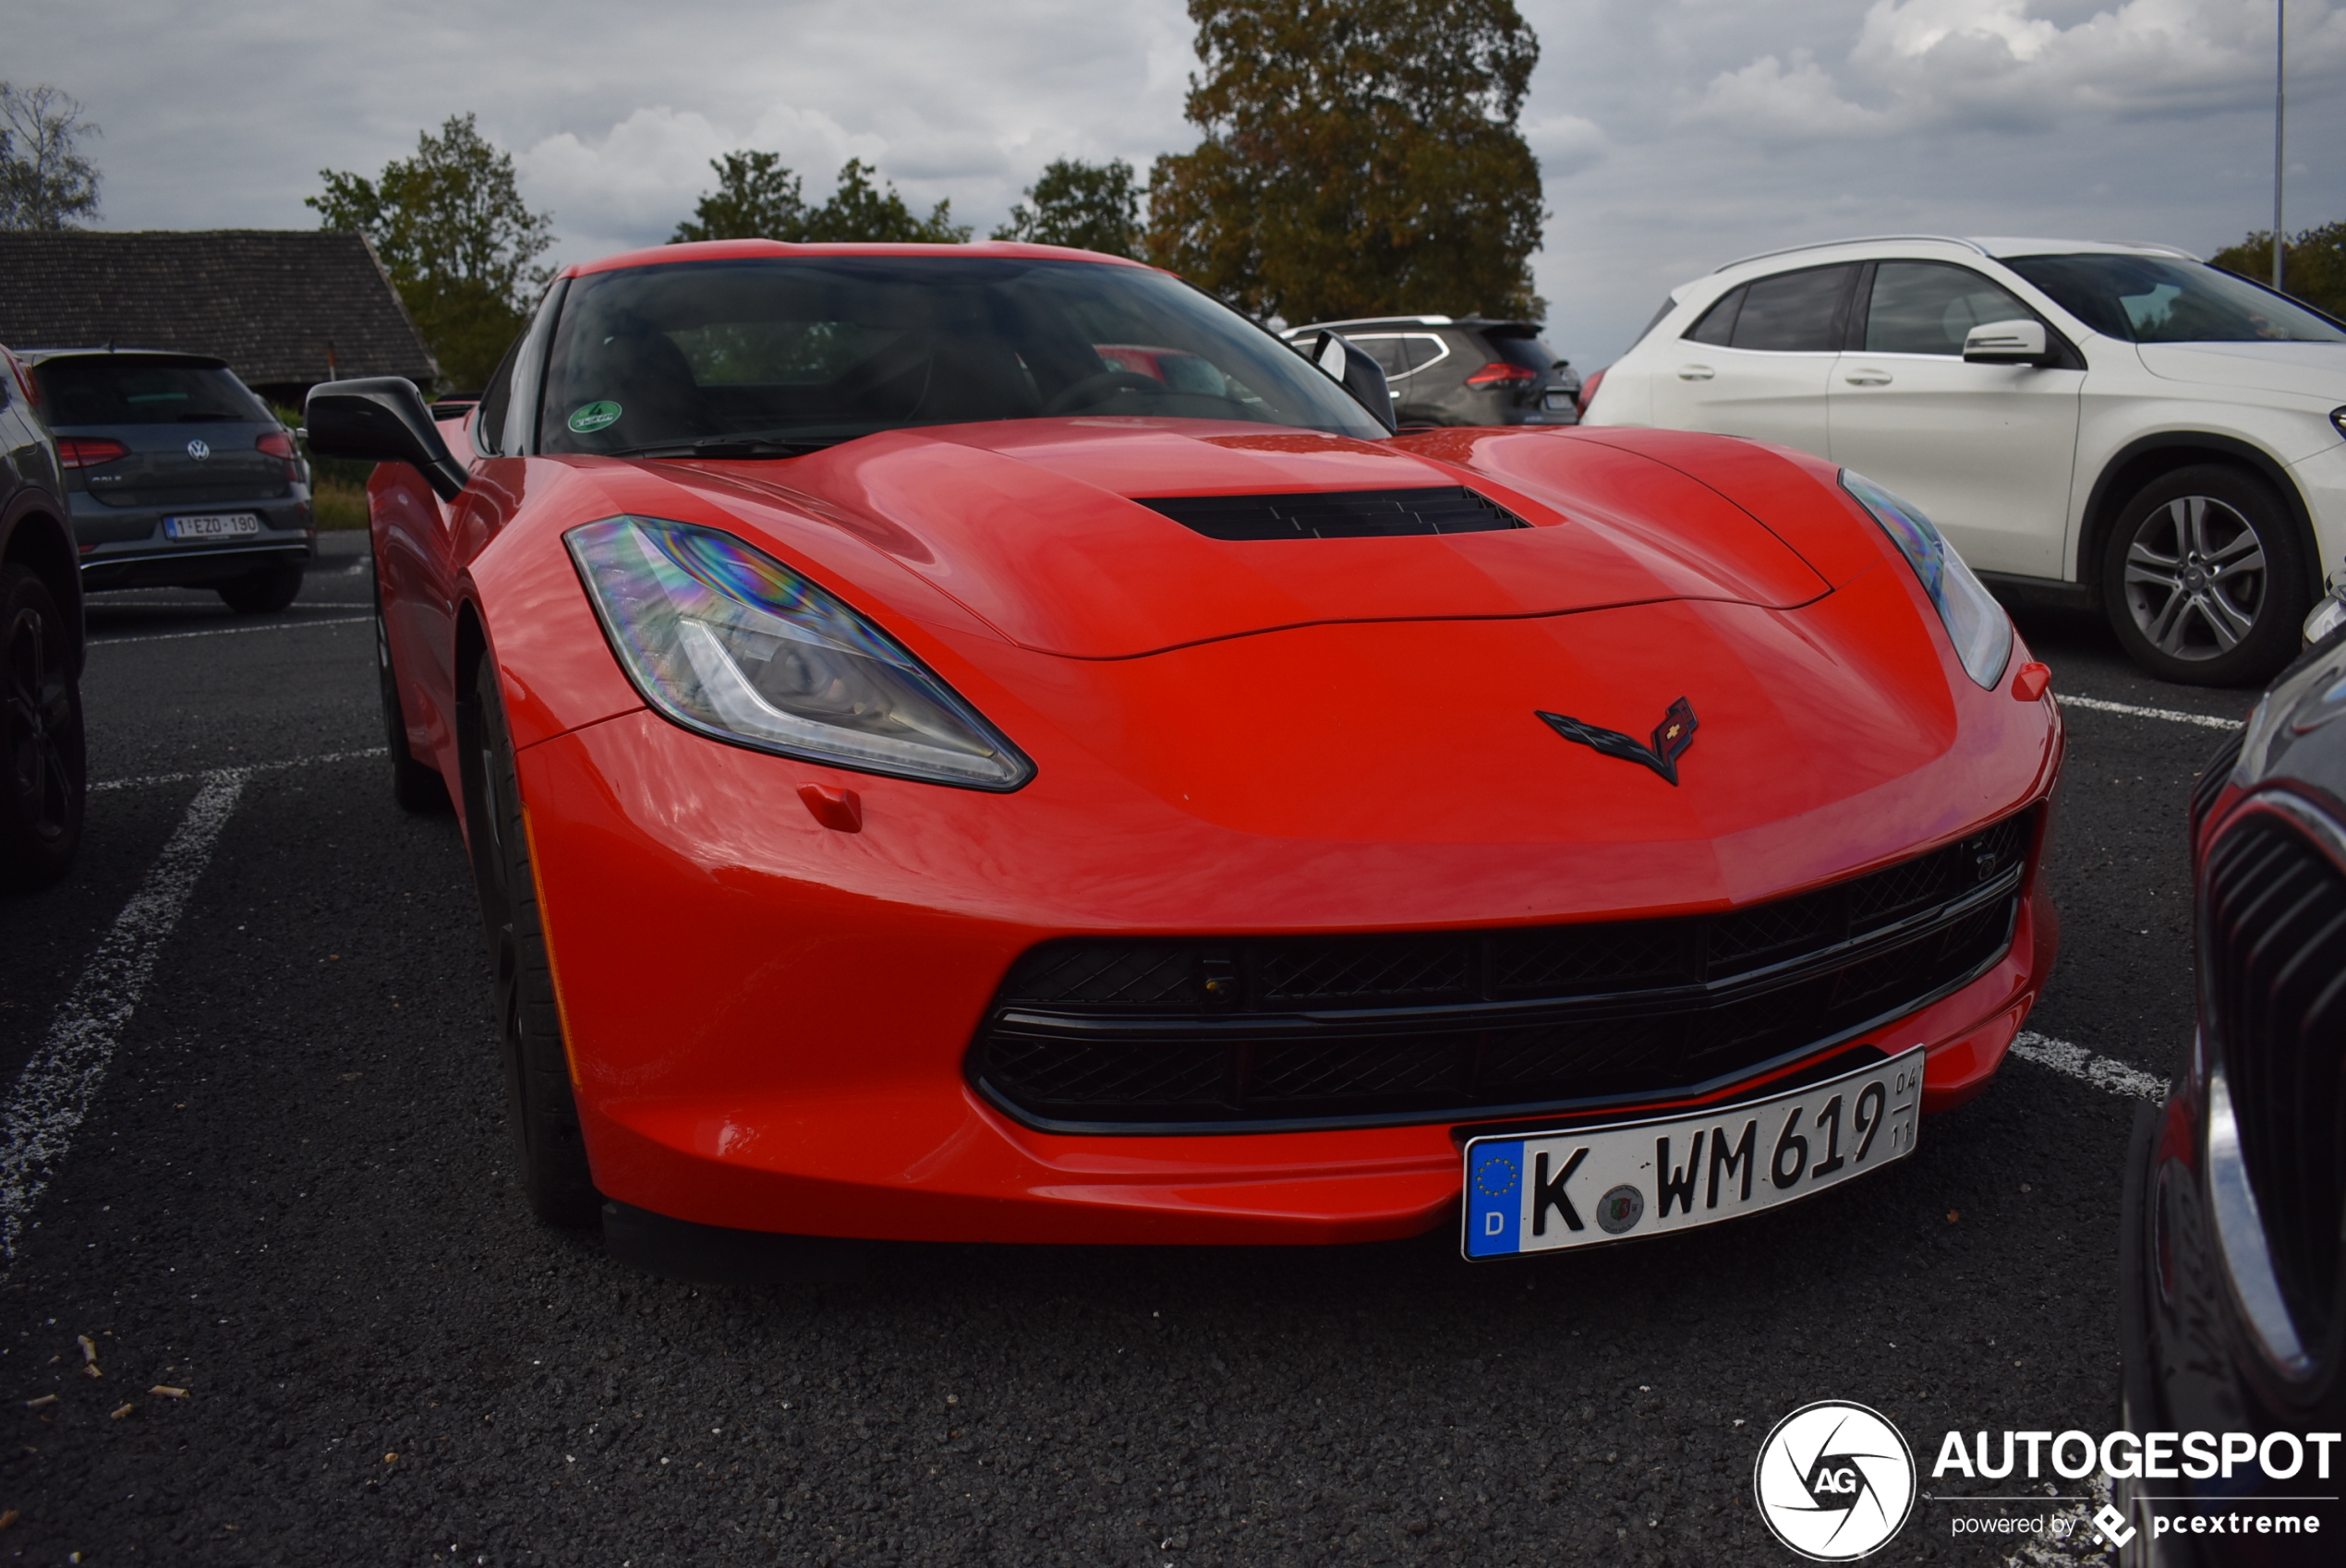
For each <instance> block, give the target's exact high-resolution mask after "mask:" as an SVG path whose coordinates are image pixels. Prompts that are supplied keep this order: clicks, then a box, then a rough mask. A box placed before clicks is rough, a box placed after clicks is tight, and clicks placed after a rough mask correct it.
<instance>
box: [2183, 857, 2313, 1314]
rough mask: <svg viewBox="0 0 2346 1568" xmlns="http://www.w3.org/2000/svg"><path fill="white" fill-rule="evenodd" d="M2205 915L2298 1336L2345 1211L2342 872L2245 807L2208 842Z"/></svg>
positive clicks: (2246, 1147)
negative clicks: (2245, 812)
mask: <svg viewBox="0 0 2346 1568" xmlns="http://www.w3.org/2000/svg"><path fill="white" fill-rule="evenodd" d="M2206 899H2207V908H2206V911H2205V916H2204V921H2203V927H2202V929H2203V934H2204V936H2203V939H2204V942H2205V951H2204V955H2203V960H2202V961H2203V962H2204V963H2205V965H2206V967H2207V983H2208V994H2209V999H2210V1002H2211V1004H2212V1007H2211V1011H2212V1014H2213V1017H2212V1019H2211V1020H2210V1021H2211V1022H2212V1024H2213V1026H2214V1027H2213V1029H2212V1031H2210V1032H2211V1033H2212V1034H2213V1035H2214V1041H2213V1044H2214V1047H2215V1052H2216V1055H2217V1058H2218V1059H2219V1061H2221V1063H2222V1064H2223V1067H2224V1072H2225V1075H2226V1077H2227V1079H2228V1080H2230V1083H2231V1101H2232V1107H2233V1115H2234V1116H2235V1117H2236V1118H2237V1120H2238V1122H2239V1124H2240V1152H2241V1158H2242V1159H2243V1161H2244V1162H2245V1163H2246V1164H2247V1166H2248V1179H2249V1184H2250V1185H2251V1187H2253V1188H2255V1193H2256V1206H2257V1210H2258V1212H2259V1213H2260V1214H2261V1215H2262V1217H2263V1220H2264V1224H2265V1240H2266V1246H2267V1250H2268V1251H2269V1252H2270V1254H2271V1256H2272V1260H2273V1272H2274V1273H2275V1275H2276V1276H2277V1277H2278V1279H2279V1284H2280V1288H2281V1295H2282V1297H2283V1298H2284V1299H2285V1300H2286V1301H2287V1303H2288V1305H2289V1309H2290V1313H2291V1315H2292V1317H2293V1318H2295V1319H2296V1321H2297V1327H2298V1332H2299V1334H2300V1337H2301V1338H2303V1339H2304V1341H2305V1342H2306V1343H2307V1344H2309V1345H2323V1344H2326V1343H2328V1338H2329V1333H2330V1325H2331V1323H2332V1322H2334V1321H2335V1320H2336V1315H2337V1313H2338V1311H2339V1310H2340V1302H2339V1300H2338V1299H2337V1297H2338V1291H2339V1279H2338V1262H2339V1245H2340V1243H2339V1225H2340V1220H2341V1218H2342V1217H2346V876H2341V875H2340V873H2339V869H2338V867H2337V866H2336V865H2335V864H2334V863H2332V862H2331V861H2330V859H2329V857H2328V855H2326V854H2324V853H2323V852H2322V850H2321V849H2320V847H2319V846H2318V845H2316V843H2315V842H2314V841H2313V839H2312V838H2309V837H2308V835H2307V833H2306V830H2305V829H2304V826H2301V825H2300V824H2299V823H2298V822H2296V821H2294V820H2292V819H2291V818H2290V817H2289V816H2287V815H2284V814H2279V813H2278V812H2268V811H2255V812H2252V813H2251V814H2248V815H2247V816H2246V817H2244V818H2242V819H2239V820H2237V821H2235V822H2234V823H2233V824H2232V825H2231V826H2227V827H2226V828H2225V830H2224V833H2223V836H2222V837H2221V838H2219V839H2218V840H2217V841H2216V843H2215V845H2214V846H2213V847H2212V848H2211V849H2210V850H2209V851H2208V856H2207V872H2206Z"/></svg>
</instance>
